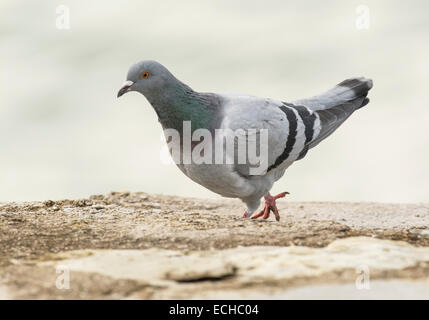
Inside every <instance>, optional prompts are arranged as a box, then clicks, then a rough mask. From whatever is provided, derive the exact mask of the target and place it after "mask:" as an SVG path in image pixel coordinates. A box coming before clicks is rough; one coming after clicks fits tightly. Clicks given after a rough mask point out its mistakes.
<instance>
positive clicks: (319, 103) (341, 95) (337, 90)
mask: <svg viewBox="0 0 429 320" xmlns="http://www.w3.org/2000/svg"><path fill="white" fill-rule="evenodd" d="M371 88H372V80H371V79H367V78H364V77H360V78H351V79H347V80H344V81H343V82H340V83H339V84H337V85H336V86H335V87H333V88H332V89H330V90H328V91H326V92H324V93H322V94H319V95H316V96H314V97H311V98H308V99H302V100H298V101H294V104H297V105H304V106H306V107H308V108H310V109H311V110H313V111H317V110H325V109H329V108H331V107H334V106H337V105H339V104H341V103H346V102H351V101H353V100H359V98H362V97H363V98H366V96H367V94H368V91H369V90H370V89H371ZM368 102H369V99H363V100H362V103H361V104H360V105H356V109H359V108H361V107H363V106H365V105H366V104H368Z"/></svg>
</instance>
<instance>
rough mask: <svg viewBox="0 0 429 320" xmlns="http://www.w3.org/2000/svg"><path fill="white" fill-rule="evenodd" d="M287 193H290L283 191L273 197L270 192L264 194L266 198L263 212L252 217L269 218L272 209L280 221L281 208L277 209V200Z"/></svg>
mask: <svg viewBox="0 0 429 320" xmlns="http://www.w3.org/2000/svg"><path fill="white" fill-rule="evenodd" d="M287 194H289V192H282V193H279V194H278V195H276V196H274V197H273V196H272V195H271V194H270V193H269V192H268V193H267V194H266V195H265V196H264V199H265V207H264V209H263V210H262V211H261V212H259V213H258V214H257V215H255V216H253V217H252V219H258V218H259V217H262V219H268V217H269V216H270V211H272V212H273V213H274V216H275V217H276V220H277V221H280V214H279V210H278V209H277V205H276V200H277V199H279V198H284V197H285V196H286V195H287ZM244 214H246V212H245V213H244Z"/></svg>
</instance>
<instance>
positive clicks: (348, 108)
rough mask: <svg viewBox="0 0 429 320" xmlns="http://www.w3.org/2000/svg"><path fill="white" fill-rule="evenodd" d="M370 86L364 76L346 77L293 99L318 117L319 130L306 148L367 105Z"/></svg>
mask: <svg viewBox="0 0 429 320" xmlns="http://www.w3.org/2000/svg"><path fill="white" fill-rule="evenodd" d="M371 88H372V80H370V79H366V78H363V77H361V78H353V79H347V80H344V81H343V82H341V83H339V84H337V85H336V86H335V87H333V88H332V89H330V90H328V91H326V92H325V93H322V94H320V95H317V96H314V97H312V98H309V99H303V100H299V101H295V102H294V104H298V105H303V106H306V107H307V108H309V109H311V110H313V111H315V112H316V114H317V115H318V116H319V119H320V126H321V129H320V132H319V134H318V135H317V137H316V138H315V139H314V140H313V141H311V142H310V143H309V145H308V148H313V147H315V146H316V145H317V144H319V142H320V141H322V140H324V139H325V138H327V137H328V136H329V135H330V134H331V133H332V132H334V131H335V130H336V129H337V128H338V127H339V126H340V125H341V124H342V123H343V122H344V121H345V120H346V119H347V118H348V117H350V115H351V114H352V113H353V112H354V111H355V110H357V109H360V108H362V107H363V106H365V105H367V104H368V102H369V99H368V98H367V97H366V96H367V95H368V91H369V90H370V89H371Z"/></svg>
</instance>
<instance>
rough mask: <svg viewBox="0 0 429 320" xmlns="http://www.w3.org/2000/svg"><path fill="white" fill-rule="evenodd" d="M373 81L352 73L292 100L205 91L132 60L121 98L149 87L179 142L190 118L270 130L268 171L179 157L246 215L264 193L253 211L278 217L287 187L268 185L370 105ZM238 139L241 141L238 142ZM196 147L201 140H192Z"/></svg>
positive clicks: (213, 127)
mask: <svg viewBox="0 0 429 320" xmlns="http://www.w3.org/2000/svg"><path fill="white" fill-rule="evenodd" d="M371 88H372V81H371V80H370V79H366V78H363V77H361V78H352V79H347V80H344V81H343V82H341V83H339V84H338V85H336V86H335V87H333V88H332V89H330V90H328V91H326V92H324V93H322V94H319V95H316V96H314V97H311V98H308V99H302V100H298V101H292V102H282V101H277V100H273V99H267V98H259V97H254V96H250V95H231V94H217V93H201V92H197V91H194V90H192V89H191V88H190V87H189V86H187V85H186V84H184V83H183V82H181V81H179V80H178V79H177V78H176V77H175V76H174V75H173V74H172V73H171V72H170V71H168V70H167V68H165V67H164V66H163V65H161V64H160V63H158V62H156V61H152V60H146V61H141V62H138V63H136V64H134V65H133V66H131V68H130V69H129V71H128V75H127V80H126V81H125V83H124V85H123V86H122V88H121V89H120V90H119V92H118V97H120V96H122V95H123V94H124V93H126V92H130V91H137V92H140V93H141V94H143V95H144V96H145V97H146V98H147V100H148V101H149V102H150V104H151V105H152V106H153V108H154V109H155V112H156V113H157V115H158V119H159V122H160V123H161V125H162V127H163V128H164V130H165V129H175V130H177V131H178V132H179V133H180V134H181V137H180V145H181V146H183V145H184V144H185V143H186V141H185V139H184V138H183V136H184V134H183V132H184V131H183V129H184V123H185V122H184V121H190V124H191V129H190V130H191V131H192V133H194V132H196V130H198V129H207V130H208V131H209V132H211V133H213V134H214V136H216V132H217V129H231V130H238V129H243V130H244V131H245V132H246V133H245V134H244V135H243V136H244V137H245V139H247V140H248V142H249V141H251V140H252V139H253V140H255V139H256V136H255V134H252V133H249V132H250V129H255V130H262V129H266V130H267V132H268V140H267V145H266V146H265V147H267V150H268V158H267V159H268V160H267V161H268V163H267V164H266V167H267V169H266V170H265V171H264V172H263V173H262V174H259V175H253V174H250V168H251V164H249V162H248V161H246V162H244V163H242V162H241V163H237V162H235V161H234V163H221V164H218V163H214V164H210V163H195V162H191V163H182V162H181V163H177V165H178V167H179V168H180V170H181V171H182V172H183V173H184V174H185V175H187V176H188V177H189V178H191V179H192V180H193V181H195V182H197V183H199V184H200V185H202V186H204V187H206V188H208V189H209V190H211V191H213V192H215V193H217V194H220V195H222V196H224V197H229V198H239V199H241V200H242V201H243V202H244V203H245V204H246V206H247V208H246V210H245V212H244V215H243V217H244V218H248V217H251V216H252V215H253V213H255V212H256V210H257V209H258V207H259V205H260V202H261V198H262V197H264V199H265V207H264V209H263V210H262V211H260V212H259V213H257V214H256V215H255V216H253V218H258V217H263V219H267V218H268V217H269V215H270V211H272V212H273V213H274V215H275V217H276V219H277V221H279V220H280V215H279V212H278V209H277V206H276V199H278V198H281V197H284V196H285V195H286V194H287V192H283V193H280V194H279V195H276V196H272V195H271V194H270V192H269V191H270V190H271V188H272V186H273V184H274V182H276V181H277V180H279V179H280V178H281V177H282V176H283V174H284V172H285V170H286V169H287V168H288V167H289V166H290V165H291V164H292V163H293V162H294V161H296V160H300V159H302V158H303V157H304V156H305V155H306V153H307V151H308V150H309V149H311V148H313V147H315V146H316V145H318V144H319V143H320V142H321V141H322V140H324V139H325V138H327V137H328V136H329V135H330V134H331V133H332V132H334V131H335V130H336V129H337V128H338V127H339V126H340V125H341V124H342V123H343V122H344V121H345V120H346V119H347V118H348V117H349V116H350V115H351V114H352V113H353V112H354V111H355V110H357V109H360V108H361V107H363V106H365V105H366V104H368V102H369V99H368V98H367V97H366V96H367V94H368V91H369V90H370V89H371ZM261 141H262V140H261ZM260 143H262V142H260ZM236 145H237V144H236V142H235V148H236ZM194 147H195V143H192V148H194ZM234 157H235V155H234ZM182 159H183V158H182ZM234 159H235V158H234Z"/></svg>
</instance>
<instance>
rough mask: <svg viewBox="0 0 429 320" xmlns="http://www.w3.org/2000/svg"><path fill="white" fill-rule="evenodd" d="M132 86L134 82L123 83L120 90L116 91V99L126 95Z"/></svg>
mask: <svg viewBox="0 0 429 320" xmlns="http://www.w3.org/2000/svg"><path fill="white" fill-rule="evenodd" d="M133 84H134V82H132V81H130V80H127V81H125V82H124V84H123V85H122V88H121V89H120V90H119V91H118V98H119V97H120V96H122V95H123V94H124V93H127V92H128V91H129V90H130V88H131V86H132V85H133Z"/></svg>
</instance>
